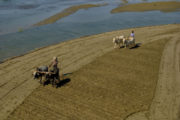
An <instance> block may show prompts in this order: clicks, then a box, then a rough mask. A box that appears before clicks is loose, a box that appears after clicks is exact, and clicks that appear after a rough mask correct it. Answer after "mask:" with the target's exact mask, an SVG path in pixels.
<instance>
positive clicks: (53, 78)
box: [33, 66, 60, 88]
mask: <svg viewBox="0 0 180 120" xmlns="http://www.w3.org/2000/svg"><path fill="white" fill-rule="evenodd" d="M33 77H34V79H39V82H40V84H42V85H43V86H45V85H46V84H48V83H51V84H52V86H53V87H56V88H57V87H58V84H59V83H60V76H59V69H58V71H57V74H53V71H50V72H48V67H47V66H40V67H38V68H36V70H35V71H34V72H33Z"/></svg>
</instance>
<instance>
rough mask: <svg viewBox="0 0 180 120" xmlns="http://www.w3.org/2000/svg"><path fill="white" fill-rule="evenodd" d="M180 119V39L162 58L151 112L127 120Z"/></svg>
mask: <svg viewBox="0 0 180 120" xmlns="http://www.w3.org/2000/svg"><path fill="white" fill-rule="evenodd" d="M179 119H180V38H179V37H178V38H173V39H172V40H170V41H169V42H168V43H167V45H166V47H165V50H164V52H163V56H162V58H161V65H160V72H159V80H158V83H157V87H156V92H155V97H154V100H153V102H152V105H151V107H150V110H149V111H144V112H140V113H136V114H134V115H131V116H129V117H128V118H127V119H126V120H179Z"/></svg>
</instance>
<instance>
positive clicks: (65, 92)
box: [0, 24, 180, 120]
mask: <svg viewBox="0 0 180 120" xmlns="http://www.w3.org/2000/svg"><path fill="white" fill-rule="evenodd" d="M179 28H180V25H179V24H171V25H163V26H149V27H143V28H131V29H126V30H118V31H113V32H107V33H102V34H98V35H93V36H87V37H81V38H78V39H74V40H70V41H67V42H63V43H60V44H56V45H52V46H48V47H45V48H41V49H38V50H35V51H33V52H30V53H28V54H26V55H22V56H19V57H16V58H12V59H8V60H6V61H4V62H3V63H1V64H0V75H1V78H0V118H1V119H2V120H5V119H9V120H30V119H34V120H40V119H41V120H44V119H50V120H51V119H52V120H53V119H62V120H67V119H68V120H73V119H75V120H77V119H78V120H79V119H80V120H84V119H89V120H92V119H99V120H102V119H106V120H107V119H117V120H120V119H124V118H125V119H126V118H129V116H131V115H133V114H134V113H138V112H140V111H149V110H150V114H151V113H160V112H162V111H163V114H159V115H162V116H164V115H167V116H169V118H173V117H172V114H170V113H172V111H173V116H174V118H176V116H177V115H178V111H177V110H179V108H178V107H179V106H180V104H179V101H180V98H179V97H178V96H179V94H180V93H179V89H180V88H179V86H178V85H179V78H180V77H179V75H180V74H179V69H180V67H179V59H180V53H179V51H180V50H179V49H180V47H179V46H180V44H179V43H180V42H179V40H180V39H179V38H180V36H179V35H180V31H179ZM132 29H133V30H134V31H135V34H136V42H137V43H140V47H137V48H134V49H125V48H122V49H113V44H112V37H114V36H116V35H122V34H123V35H125V36H127V35H129V33H130V32H131V30H132ZM164 48H165V49H164ZM169 50H170V51H169ZM162 55H163V56H162ZM53 56H57V57H58V58H59V61H60V64H59V67H60V68H61V72H60V74H65V73H69V74H67V75H66V77H65V78H64V80H63V81H62V83H61V86H60V87H59V88H57V89H56V88H52V86H51V85H47V86H45V87H43V86H40V85H39V83H38V81H36V80H33V78H32V75H31V73H32V70H34V69H35V68H36V67H37V66H41V65H48V64H49V62H50V61H51V59H52V58H53ZM159 66H160V67H159ZM159 70H160V72H159ZM170 71H171V72H170ZM156 101H158V102H156ZM172 103H173V104H172ZM157 104H158V105H157ZM167 105H168V106H167ZM154 106H155V107H154ZM156 108H157V109H156ZM154 109H155V110H154ZM157 110H158V111H157ZM151 111H152V112H151ZM167 113H168V114H167ZM152 116H153V115H152ZM155 116H156V115H155ZM158 117H159V116H158ZM155 118H157V117H155ZM161 118H162V117H161ZM166 118H167V119H164V120H169V119H168V117H166ZM133 120H135V119H133ZM137 120H140V119H137ZM144 120H145V119H144ZM157 120H160V119H157Z"/></svg>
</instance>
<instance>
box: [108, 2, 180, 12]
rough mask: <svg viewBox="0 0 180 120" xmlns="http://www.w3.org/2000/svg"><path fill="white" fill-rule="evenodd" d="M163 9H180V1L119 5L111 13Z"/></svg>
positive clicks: (169, 10) (164, 10) (162, 10)
mask: <svg viewBox="0 0 180 120" xmlns="http://www.w3.org/2000/svg"><path fill="white" fill-rule="evenodd" d="M155 10H158V11H161V12H174V11H179V10H180V2H176V1H168V2H151V3H137V4H129V5H124V6H120V7H117V8H115V9H113V10H112V11H111V13H118V12H144V11H155Z"/></svg>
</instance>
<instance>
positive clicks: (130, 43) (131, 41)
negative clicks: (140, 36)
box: [124, 37, 136, 48]
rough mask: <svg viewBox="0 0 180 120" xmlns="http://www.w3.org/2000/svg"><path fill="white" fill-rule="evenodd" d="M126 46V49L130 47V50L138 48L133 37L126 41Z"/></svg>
mask: <svg viewBox="0 0 180 120" xmlns="http://www.w3.org/2000/svg"><path fill="white" fill-rule="evenodd" d="M124 46H125V48H126V47H130V48H132V47H135V46H136V43H135V38H133V37H129V38H126V39H125V41H124Z"/></svg>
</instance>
